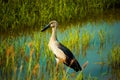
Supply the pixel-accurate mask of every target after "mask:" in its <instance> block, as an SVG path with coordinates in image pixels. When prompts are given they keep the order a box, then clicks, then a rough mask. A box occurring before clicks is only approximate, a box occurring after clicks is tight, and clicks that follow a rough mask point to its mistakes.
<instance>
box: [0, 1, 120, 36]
mask: <svg viewBox="0 0 120 80" xmlns="http://www.w3.org/2000/svg"><path fill="white" fill-rule="evenodd" d="M119 5H120V1H119V0H76V1H74V0H71V1H67V0H61V1H54V0H47V1H45V0H35V1H33V0H15V1H14V0H5V1H4V0H0V8H1V9H0V28H1V29H0V33H1V34H2V33H3V32H9V34H13V33H18V31H19V32H24V31H23V30H24V29H25V30H26V29H28V30H33V29H34V30H38V29H40V28H41V27H42V26H43V25H45V24H46V23H48V22H49V21H51V20H54V19H55V20H57V21H58V22H59V23H64V24H68V23H71V22H72V23H73V22H78V20H79V21H80V22H85V21H86V20H89V21H91V20H92V21H96V20H98V19H99V18H100V17H101V18H102V19H103V18H105V19H108V20H114V19H120V18H119V13H120V12H119V8H120V7H119ZM117 9H118V10H117ZM109 11H110V12H109ZM106 15H107V16H106ZM111 15H112V16H111Z"/></svg>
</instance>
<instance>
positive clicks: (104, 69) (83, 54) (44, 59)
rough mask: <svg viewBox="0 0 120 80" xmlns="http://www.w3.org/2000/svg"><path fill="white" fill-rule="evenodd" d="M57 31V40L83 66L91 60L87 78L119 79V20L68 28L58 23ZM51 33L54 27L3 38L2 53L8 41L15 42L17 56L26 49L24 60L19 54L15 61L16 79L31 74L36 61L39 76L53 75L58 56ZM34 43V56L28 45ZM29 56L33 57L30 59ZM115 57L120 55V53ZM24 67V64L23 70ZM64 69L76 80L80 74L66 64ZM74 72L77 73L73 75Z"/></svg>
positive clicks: (46, 77)
mask: <svg viewBox="0 0 120 80" xmlns="http://www.w3.org/2000/svg"><path fill="white" fill-rule="evenodd" d="M61 28H62V29H61ZM57 31H58V32H57V37H58V40H59V41H60V42H61V43H62V44H64V45H65V46H67V47H68V48H69V49H70V50H71V51H72V52H73V54H74V56H75V57H76V59H77V60H78V62H79V63H80V65H83V64H84V62H86V61H88V62H89V63H88V65H87V67H86V68H85V69H84V70H83V75H84V78H85V79H86V77H89V78H95V79H98V80H108V79H113V80H116V79H117V78H116V76H113V74H112V70H113V69H112V67H111V62H112V57H111V56H112V50H113V48H114V47H116V46H120V22H119V21H115V22H113V23H108V22H105V21H102V22H100V23H89V22H88V23H86V24H83V25H79V24H78V25H70V26H68V27H64V26H63V27H61V26H59V27H58V30H57ZM50 35H51V30H48V31H46V32H44V33H41V32H35V33H34V35H33V36H29V35H27V36H20V37H18V38H16V39H6V40H2V39H1V41H0V43H1V52H2V48H3V46H5V45H6V44H8V43H9V45H11V44H13V45H14V47H15V49H14V50H15V53H16V55H19V54H21V53H20V52H19V50H20V49H23V50H24V54H22V55H23V56H24V57H25V59H24V58H23V57H20V56H18V58H17V59H16V61H15V64H16V65H17V68H16V73H17V74H16V77H14V78H15V79H16V78H17V79H26V76H27V75H29V73H31V71H32V69H33V67H34V66H33V65H35V64H36V63H38V64H39V70H38V73H37V75H38V76H37V79H45V80H48V79H49V78H50V77H51V75H50V72H52V71H51V69H54V68H55V59H54V55H53V54H52V52H50V51H49V49H48V46H47V44H48V42H49V38H50ZM31 43H33V47H32V48H34V49H35V51H34V52H33V53H34V54H32V58H30V57H29V56H30V55H31V47H29V46H30V44H31ZM4 48H5V47H4ZM118 53H119V52H118ZM36 55H37V56H39V57H37V56H36ZM26 56H27V57H28V58H30V59H29V62H28V61H27V57H26ZM116 57H119V54H118V56H116ZM35 61H36V62H35ZM21 66H23V67H22V70H21ZM65 71H66V73H68V74H66V75H68V76H69V77H68V78H70V80H72V79H73V80H74V79H76V76H77V75H78V74H79V72H77V73H75V72H74V70H72V69H68V67H66V66H65ZM2 74H3V73H2V70H0V75H2ZM72 74H74V76H71V75H72ZM32 79H33V78H32ZM51 79H52V78H51Z"/></svg>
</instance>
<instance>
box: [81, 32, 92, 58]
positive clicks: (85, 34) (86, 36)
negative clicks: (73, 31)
mask: <svg viewBox="0 0 120 80" xmlns="http://www.w3.org/2000/svg"><path fill="white" fill-rule="evenodd" d="M89 42H90V35H89V33H88V32H87V31H83V34H82V37H81V44H82V54H83V56H85V55H86V50H87V48H88V46H89Z"/></svg>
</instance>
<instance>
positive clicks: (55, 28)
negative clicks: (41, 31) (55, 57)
mask: <svg viewBox="0 0 120 80" xmlns="http://www.w3.org/2000/svg"><path fill="white" fill-rule="evenodd" d="M56 30H57V27H54V28H52V35H51V38H50V40H52V41H56V40H57V34H56Z"/></svg>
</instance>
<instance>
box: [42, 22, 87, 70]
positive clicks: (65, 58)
mask: <svg viewBox="0 0 120 80" xmlns="http://www.w3.org/2000/svg"><path fill="white" fill-rule="evenodd" d="M50 27H51V28H52V35H51V37H50V41H49V44H48V46H49V48H50V49H51V50H52V52H53V53H54V55H55V59H56V62H57V67H58V64H59V63H61V62H62V63H64V64H66V65H67V66H69V67H70V68H72V69H74V70H75V71H76V72H78V71H81V70H82V69H83V68H85V67H86V65H87V64H88V62H86V63H85V64H84V65H83V66H82V67H81V66H80V64H79V63H78V61H77V60H76V59H75V57H74V55H73V54H72V52H71V51H70V50H69V49H68V48H67V47H65V46H64V45H62V44H61V43H60V42H58V40H57V35H56V30H57V27H58V23H57V21H51V22H50V23H49V24H48V25H46V26H45V27H44V28H43V29H42V30H41V32H43V31H45V30H46V29H47V28H50Z"/></svg>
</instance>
